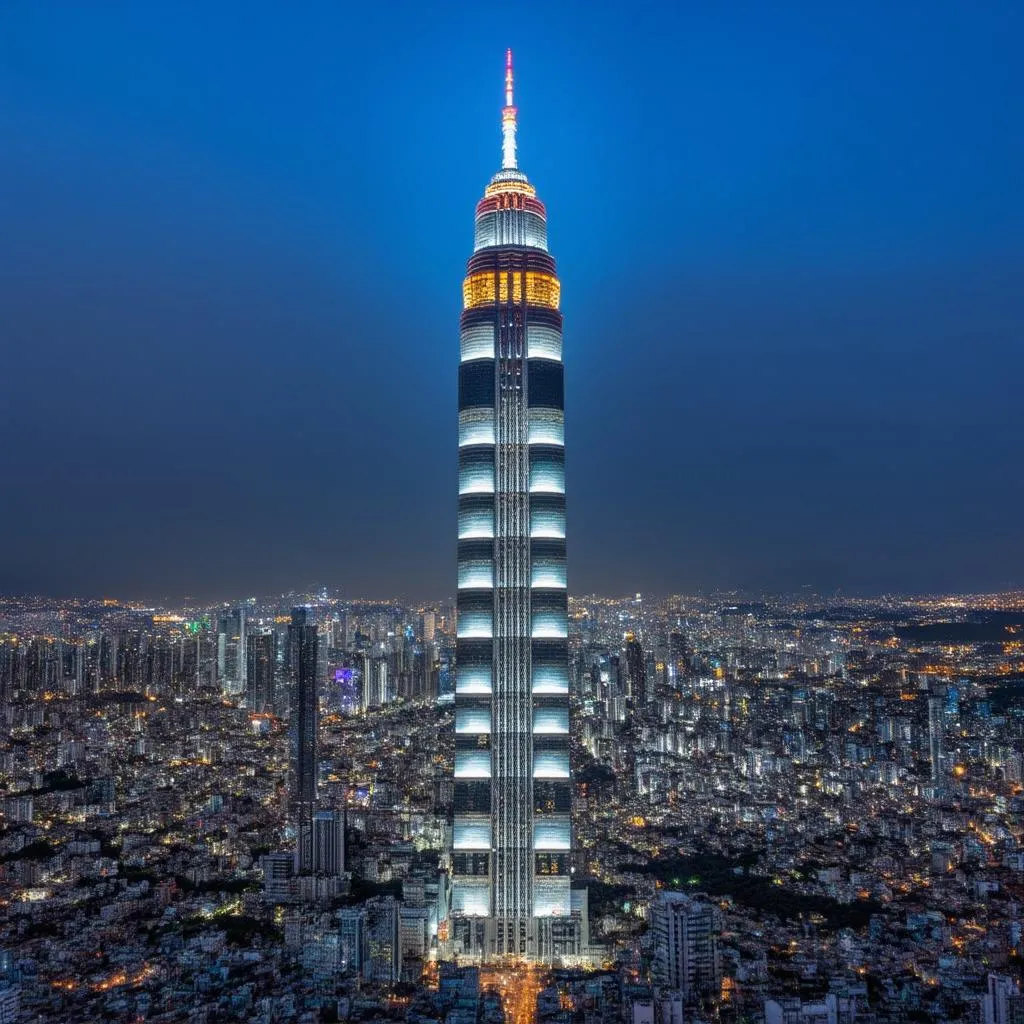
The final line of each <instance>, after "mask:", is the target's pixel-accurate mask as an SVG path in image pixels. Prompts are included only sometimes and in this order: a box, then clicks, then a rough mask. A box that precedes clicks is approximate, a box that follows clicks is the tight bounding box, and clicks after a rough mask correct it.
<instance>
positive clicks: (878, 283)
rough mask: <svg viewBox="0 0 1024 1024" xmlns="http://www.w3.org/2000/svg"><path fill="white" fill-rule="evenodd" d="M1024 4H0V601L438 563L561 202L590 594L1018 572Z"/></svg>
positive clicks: (268, 581)
mask: <svg viewBox="0 0 1024 1024" xmlns="http://www.w3.org/2000/svg"><path fill="white" fill-rule="evenodd" d="M1022 37H1024V4H1021V3H1020V2H1019V0H1009V2H1001V0H987V2H986V3H983V4H973V3H969V2H967V0H964V2H959V3H945V2H942V0H932V2H927V3H926V2H921V3H910V2H895V3H893V2H891V0H889V2H882V0H879V2H872V0H865V2H860V3H831V2H828V3H818V2H811V0H807V2H804V3H792V4H790V3H784V2H769V3H766V2H765V0H751V2H749V3H729V2H724V3H706V2H696V0H694V2H690V3H681V4H668V3H666V4H663V5H662V4H653V3H652V4H621V5H620V4H616V5H607V6H603V5H600V4H591V3H588V4H579V5H570V4H552V5H548V4H537V5H535V6H531V5H529V4H520V3H517V4H512V5H510V4H499V3H492V4H488V3H475V4H472V5H465V6H461V7H460V6H459V5H456V4H447V3H445V4H436V5H435V4H425V3H418V4H412V5H405V4H401V3H398V4H395V3H387V4H379V5H372V4H365V5H355V4H347V3H340V2H323V3H316V2H313V0H306V2H303V3H299V4H282V3H280V2H275V3H260V2H247V3H244V4H243V3H238V4H231V3H226V2H221V3H210V4H198V3H197V4H181V3H160V2H157V0H147V2H145V3H124V4H113V3H102V2H96V3H81V2H79V0H75V2H68V3H65V4H55V3H44V2H41V0H22V2H19V0H7V2H5V3H4V4H3V5H2V9H0V97H2V99H0V138H2V156H0V224H2V231H3V238H2V242H0V442H2V443H0V591H4V592H22V591H29V592H48V593H54V594H92V595H98V594H109V595H116V596H121V597H125V598H128V597H141V598H150V599H158V598H160V597H162V596H164V595H181V594H185V593H188V594H193V595H198V596H204V597H211V598H214V597H216V598H219V597H231V596H238V595H241V594H265V593H270V592H276V591H280V590H284V589H291V588H300V587H305V586H307V585H310V584H312V583H322V584H326V585H330V586H337V587H340V588H341V589H342V591H343V592H344V593H346V594H347V595H349V596H391V595H395V596H404V597H407V598H410V599H417V598H421V597H423V598H425V597H430V596H437V597H442V596H444V595H447V594H452V593H453V592H454V589H455V496H456V472H455V470H456V424H457V412H456V375H457V363H458V318H459V311H460V302H461V287H460V286H461V281H462V277H463V273H464V269H465V261H466V259H467V257H468V256H469V254H470V251H471V246H472V238H473V232H472V228H473V210H474V206H475V203H476V201H477V199H478V198H479V197H480V195H481V193H482V190H483V187H484V185H485V184H486V183H487V181H488V179H489V177H490V175H491V174H493V173H494V172H495V171H496V170H497V169H498V166H499V163H500V132H499V117H500V107H501V103H502V68H503V55H504V49H505V47H506V46H511V47H513V49H514V51H515V55H516V76H517V82H516V100H517V104H518V106H519V110H520V118H519V121H520V130H519V158H520V166H521V167H522V168H523V169H524V170H525V171H526V172H527V173H528V174H529V175H530V178H531V180H532V181H533V182H534V184H535V185H536V186H537V188H538V192H539V195H540V197H541V198H542V199H543V200H544V201H545V202H546V203H547V206H548V214H549V228H550V241H551V245H552V251H553V253H554V255H555V256H556V258H557V260H558V263H559V270H560V276H561V278H562V285H563V291H562V296H563V311H564V313H565V331H566V344H565V349H566V392H567V398H566V408H567V444H568V495H569V497H568V500H569V572H570V585H571V589H572V590H573V591H574V592H577V593H579V592H587V591H592V590H598V591H601V592H605V593H625V592H632V591H650V592H663V593H664V592H675V591H682V592H693V591H696V590H698V589H704V590H707V589H710V588H715V587H738V588H748V589H751V590H759V589H762V588H768V589H773V590H794V589H796V588H799V587H802V586H805V585H810V586H813V587H815V588H818V589H819V590H821V591H822V592H828V593H831V592H833V591H835V590H836V589H837V588H841V589H842V590H843V591H844V592H862V593H863V592H878V591H881V590H893V589H897V590H905V591H919V592H920V591H933V590H939V589H989V588H997V587H1008V586H1012V585H1021V584H1024V540H1022V531H1021V520H1022V510H1024V398H1022V396H1024V387H1022V381H1024V336H1022V335H1024V198H1022V182H1024V132H1022V124H1024V76H1022V74H1021V70H1020V40H1021V38H1022Z"/></svg>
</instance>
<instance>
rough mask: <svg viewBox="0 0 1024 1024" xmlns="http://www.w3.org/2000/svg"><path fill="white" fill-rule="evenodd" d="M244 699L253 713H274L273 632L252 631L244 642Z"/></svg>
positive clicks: (274, 656)
mask: <svg viewBox="0 0 1024 1024" xmlns="http://www.w3.org/2000/svg"><path fill="white" fill-rule="evenodd" d="M245 653H246V662H247V665H246V681H247V686H248V690H247V694H246V700H247V703H248V705H249V710H250V711H251V712H252V713H253V714H258V715H261V714H267V715H270V714H274V712H275V693H274V672H275V669H276V667H277V638H276V637H275V636H274V634H273V633H271V632H267V633H254V634H253V635H252V636H250V637H249V639H248V641H247V643H246V652H245Z"/></svg>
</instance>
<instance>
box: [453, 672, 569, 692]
mask: <svg viewBox="0 0 1024 1024" xmlns="http://www.w3.org/2000/svg"><path fill="white" fill-rule="evenodd" d="M455 692H456V693H457V694H467V695H474V694H489V693H490V692H491V670H490V669H489V668H473V667H469V666H467V667H464V668H459V669H456V672H455ZM567 692H568V691H567Z"/></svg>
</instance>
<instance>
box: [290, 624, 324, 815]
mask: <svg viewBox="0 0 1024 1024" xmlns="http://www.w3.org/2000/svg"><path fill="white" fill-rule="evenodd" d="M306 618H307V615H306V609H305V608H293V609H292V621H291V625H290V626H289V627H288V665H289V669H290V672H291V686H292V693H291V696H292V707H291V722H290V727H291V782H292V787H291V801H292V807H293V809H294V810H295V811H297V812H298V817H299V820H300V821H304V820H308V819H309V818H311V817H312V813H313V805H314V804H315V803H316V783H317V778H316V776H317V731H318V728H319V724H320V722H319V719H320V714H319V711H320V707H319V702H318V700H317V674H316V666H317V659H316V652H317V633H316V626H313V625H310V624H309V623H307V621H306Z"/></svg>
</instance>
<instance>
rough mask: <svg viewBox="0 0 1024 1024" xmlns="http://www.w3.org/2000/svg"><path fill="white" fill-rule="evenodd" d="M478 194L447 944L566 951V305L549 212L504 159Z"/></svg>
mask: <svg viewBox="0 0 1024 1024" xmlns="http://www.w3.org/2000/svg"><path fill="white" fill-rule="evenodd" d="M502 139H503V141H502V167H501V170H500V171H498V173H497V174H495V175H494V177H493V178H492V179H491V181H490V184H489V185H488V186H487V187H486V189H485V190H484V196H483V198H482V199H481V200H480V202H479V203H478V204H477V208H476V232H475V245H474V251H473V255H472V257H471V258H470V260H469V265H468V270H467V274H466V278H465V281H464V282H463V286H462V294H463V312H462V320H461V359H460V365H459V505H458V607H457V621H456V636H457V642H456V699H455V780H454V801H455V822H454V832H453V836H454V838H453V851H452V869H453V898H452V928H451V935H452V941H453V951H454V952H455V953H468V954H471V955H480V956H485V957H487V956H501V955H509V954H514V955H516V956H518V957H524V958H526V959H548V958H551V957H554V956H559V955H564V954H573V953H577V952H579V943H580V938H579V936H580V929H579V921H578V918H577V919H574V918H573V917H572V910H571V898H570V877H569V871H570V866H569V856H570V850H571V846H572V841H571V826H570V820H569V811H570V803H571V795H570V776H569V659H568V646H567V644H568V641H567V635H568V633H567V594H566V561H565V456H564V442H565V432H564V419H565V418H564V385H563V376H562V315H561V313H560V312H559V291H560V285H559V281H558V277H557V275H556V272H555V261H554V259H553V258H552V257H551V255H550V254H549V253H548V243H547V215H546V211H545V208H544V204H543V203H541V201H540V200H539V199H537V195H536V190H535V189H534V187H533V186H532V185H531V184H530V183H529V181H528V180H527V177H526V175H525V174H524V173H523V172H522V171H521V170H519V168H518V166H517V163H516V108H515V105H514V103H513V96H512V54H511V51H509V52H508V53H507V54H506V66H505V106H504V109H503V111H502Z"/></svg>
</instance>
